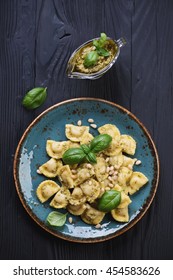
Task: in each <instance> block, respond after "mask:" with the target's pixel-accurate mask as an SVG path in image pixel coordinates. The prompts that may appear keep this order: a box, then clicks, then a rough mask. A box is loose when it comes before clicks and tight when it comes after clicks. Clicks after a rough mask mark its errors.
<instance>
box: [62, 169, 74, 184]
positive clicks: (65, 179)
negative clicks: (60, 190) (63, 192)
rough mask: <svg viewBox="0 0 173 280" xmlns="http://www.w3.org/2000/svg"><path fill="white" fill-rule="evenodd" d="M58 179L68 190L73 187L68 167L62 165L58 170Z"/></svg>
mask: <svg viewBox="0 0 173 280" xmlns="http://www.w3.org/2000/svg"><path fill="white" fill-rule="evenodd" d="M59 179H60V181H61V182H62V183H63V185H65V186H66V187H68V188H69V189H71V188H73V187H74V181H73V178H72V173H71V170H70V167H69V165H63V166H62V167H61V168H60V169H59Z"/></svg>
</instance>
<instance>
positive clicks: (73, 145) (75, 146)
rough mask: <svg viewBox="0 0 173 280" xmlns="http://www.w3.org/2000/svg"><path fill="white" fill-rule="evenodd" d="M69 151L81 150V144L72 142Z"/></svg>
mask: <svg viewBox="0 0 173 280" xmlns="http://www.w3.org/2000/svg"><path fill="white" fill-rule="evenodd" d="M69 142H70V143H69V149H71V148H79V147H80V144H79V143H76V142H71V141H69Z"/></svg>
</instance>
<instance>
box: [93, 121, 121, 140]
mask: <svg viewBox="0 0 173 280" xmlns="http://www.w3.org/2000/svg"><path fill="white" fill-rule="evenodd" d="M98 131H99V133H100V134H109V135H110V136H112V138H117V139H120V131H119V129H118V128H117V127H116V126H115V125H113V124H105V125H103V126H100V127H99V128H98Z"/></svg>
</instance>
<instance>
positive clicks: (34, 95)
mask: <svg viewBox="0 0 173 280" xmlns="http://www.w3.org/2000/svg"><path fill="white" fill-rule="evenodd" d="M46 97H47V88H43V87H37V88H33V89H31V90H30V91H28V92H27V93H26V94H25V96H24V98H23V101H22V104H23V106H24V107H25V108H27V109H36V108H38V107H39V106H41V105H42V104H43V103H44V101H45V100H46Z"/></svg>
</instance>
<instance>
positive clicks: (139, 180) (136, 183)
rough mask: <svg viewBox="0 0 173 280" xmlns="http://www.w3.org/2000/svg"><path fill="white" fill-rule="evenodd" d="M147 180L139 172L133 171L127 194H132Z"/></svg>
mask: <svg viewBox="0 0 173 280" xmlns="http://www.w3.org/2000/svg"><path fill="white" fill-rule="evenodd" d="M147 182H148V178H147V177H146V176H145V175H144V174H143V173H141V172H133V174H132V176H131V178H130V183H129V187H128V192H129V194H134V193H135V192H136V191H138V190H139V189H140V188H141V187H143V186H144V185H145V184H146V183H147Z"/></svg>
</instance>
